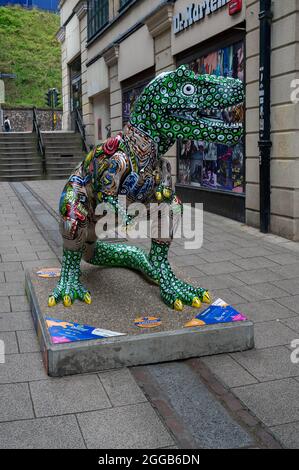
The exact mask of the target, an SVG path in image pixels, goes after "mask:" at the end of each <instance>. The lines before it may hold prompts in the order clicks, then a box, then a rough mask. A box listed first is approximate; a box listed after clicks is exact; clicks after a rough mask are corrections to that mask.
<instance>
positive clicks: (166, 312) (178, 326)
mask: <svg viewBox="0 0 299 470" xmlns="http://www.w3.org/2000/svg"><path fill="white" fill-rule="evenodd" d="M45 267H52V268H53V267H54V266H49V265H47V266H45V265H44V266H39V267H38V268H37V269H34V270H32V271H29V272H27V275H26V289H27V294H28V298H29V299H30V304H31V312H32V315H33V318H34V324H35V326H36V329H37V332H38V338H39V340H40V342H41V349H42V351H43V358H44V363H45V365H46V369H47V371H48V373H49V375H52V376H61V375H68V374H74V373H86V372H94V371H101V370H105V369H112V368H120V367H125V366H134V365H139V364H148V363H156V362H165V361H172V360H177V359H186V358H189V357H198V356H205V355H210V354H218V353H219V354H220V353H225V352H235V351H244V350H247V349H251V348H252V347H253V324H252V323H251V322H237V323H228V324H218V325H209V326H204V327H202V328H190V329H186V328H185V329H184V328H183V326H184V324H185V323H186V322H187V321H188V320H191V319H192V318H194V316H195V315H196V314H197V313H198V310H195V309H192V308H190V307H186V308H185V309H184V312H180V313H177V312H175V311H173V310H172V309H170V308H168V307H167V306H166V305H165V304H164V303H163V302H162V300H161V298H160V292H159V288H158V287H157V286H156V285H154V284H151V283H149V282H147V281H146V280H145V279H144V278H143V277H142V276H141V275H139V273H136V272H133V271H131V270H124V269H116V268H113V269H100V268H95V267H93V266H88V265H86V264H83V267H82V268H83V274H82V282H83V284H85V285H86V287H87V288H88V289H89V290H90V291H91V293H92V296H93V303H92V305H86V304H84V303H82V302H75V303H74V305H73V306H72V307H71V308H68V309H66V308H64V307H63V306H62V305H61V304H58V305H57V306H55V307H54V308H49V307H48V306H47V301H48V295H49V293H50V292H51V291H52V290H53V288H54V287H55V285H56V283H57V279H41V278H39V277H38V276H37V275H36V271H37V270H38V269H39V268H40V269H41V268H45ZM120 286H121V288H120ZM138 293H140V294H139V295H138ZM203 308H204V307H203ZM46 316H49V317H51V318H54V319H59V320H64V321H72V322H77V323H79V324H85V325H86V324H87V325H91V326H93V327H96V328H104V329H107V330H112V331H117V332H120V333H125V336H121V337H113V338H106V339H100V340H95V341H83V342H76V343H66V344H58V345H53V344H51V342H50V338H49V335H48V330H47V328H46V325H45V317H46ZM140 316H155V317H159V318H161V321H162V322H161V325H160V326H159V327H158V328H157V329H155V330H154V332H153V330H151V329H142V328H138V327H136V326H135V325H134V320H135V318H137V317H140Z"/></svg>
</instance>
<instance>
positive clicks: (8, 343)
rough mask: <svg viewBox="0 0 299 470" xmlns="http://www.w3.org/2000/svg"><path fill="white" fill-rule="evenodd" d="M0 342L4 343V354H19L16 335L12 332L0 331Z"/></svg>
mask: <svg viewBox="0 0 299 470" xmlns="http://www.w3.org/2000/svg"><path fill="white" fill-rule="evenodd" d="M0 341H3V342H4V347H5V354H16V353H18V352H19V348H18V343H17V337H16V333H15V332H14V331H0Z"/></svg>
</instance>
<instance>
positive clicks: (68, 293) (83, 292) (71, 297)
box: [48, 285, 92, 307]
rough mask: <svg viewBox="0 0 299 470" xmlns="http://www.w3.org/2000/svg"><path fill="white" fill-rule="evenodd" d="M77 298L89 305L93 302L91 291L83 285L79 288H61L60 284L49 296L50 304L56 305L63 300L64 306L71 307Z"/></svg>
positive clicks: (51, 305) (50, 305)
mask: <svg viewBox="0 0 299 470" xmlns="http://www.w3.org/2000/svg"><path fill="white" fill-rule="evenodd" d="M76 299H78V300H81V301H82V302H85V303H86V304H87V305H90V304H91V303H92V300H91V295H90V293H89V292H88V290H87V289H85V287H83V286H82V285H80V287H79V288H77V289H75V288H71V289H67V288H61V286H59V285H58V286H57V287H56V288H55V289H54V291H53V292H52V294H51V295H50V296H49V300H48V306H49V307H55V305H57V304H58V303H59V302H60V301H62V303H63V305H64V307H71V306H72V305H73V303H74V301H75V300H76Z"/></svg>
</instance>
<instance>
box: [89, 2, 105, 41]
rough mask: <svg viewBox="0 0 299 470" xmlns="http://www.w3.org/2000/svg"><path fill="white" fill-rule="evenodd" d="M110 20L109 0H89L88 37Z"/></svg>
mask: <svg viewBox="0 0 299 470" xmlns="http://www.w3.org/2000/svg"><path fill="white" fill-rule="evenodd" d="M108 22H109V0H89V2H88V38H89V39H90V38H91V37H92V36H94V35H95V34H96V33H97V32H98V31H100V30H101V29H102V28H104V26H106V25H107V24H108Z"/></svg>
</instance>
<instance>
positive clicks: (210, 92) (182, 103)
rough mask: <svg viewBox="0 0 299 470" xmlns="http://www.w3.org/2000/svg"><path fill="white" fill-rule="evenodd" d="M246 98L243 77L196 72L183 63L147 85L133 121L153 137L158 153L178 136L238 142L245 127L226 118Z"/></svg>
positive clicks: (164, 149)
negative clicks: (199, 73) (238, 78)
mask: <svg viewBox="0 0 299 470" xmlns="http://www.w3.org/2000/svg"><path fill="white" fill-rule="evenodd" d="M243 101H244V89H243V83H242V82H241V80H237V79H233V78H224V77H217V76H215V75H196V74H195V73H194V72H193V71H192V70H190V69H189V68H187V67H186V66H185V65H182V66H181V67H179V68H178V69H177V70H175V71H172V72H166V73H162V74H161V75H159V76H158V77H156V78H155V79H154V80H152V81H151V83H149V85H147V86H146V88H145V89H144V91H143V92H142V94H141V95H140V97H139V98H138V99H137V101H136V103H135V107H134V110H133V112H132V115H131V118H130V121H131V124H132V125H133V126H136V127H138V128H139V129H141V130H143V131H144V132H146V133H147V134H149V135H150V136H151V137H152V138H153V139H154V141H155V142H156V143H157V144H158V146H159V153H164V152H165V151H167V150H168V148H169V147H170V146H171V145H172V144H173V143H174V142H175V140H176V139H185V140H189V139H190V140H205V141H207V142H214V143H219V144H225V145H235V144H237V143H238V142H239V140H240V139H241V137H242V135H243V126H242V124H241V123H240V122H232V121H231V122H229V120H228V119H227V117H228V114H231V115H233V114H234V110H235V109H236V108H237V107H238V105H240V104H241V103H243ZM219 116H220V117H219Z"/></svg>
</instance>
